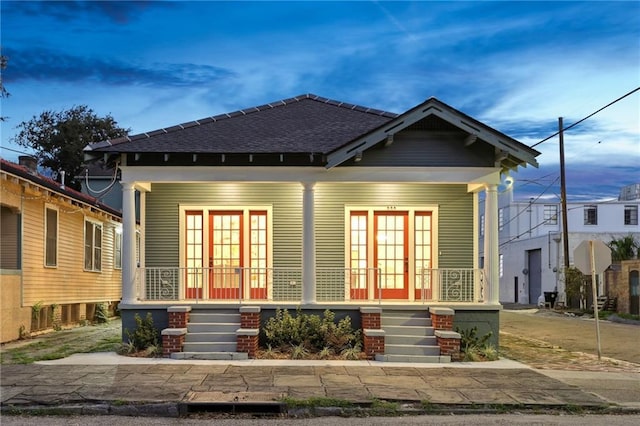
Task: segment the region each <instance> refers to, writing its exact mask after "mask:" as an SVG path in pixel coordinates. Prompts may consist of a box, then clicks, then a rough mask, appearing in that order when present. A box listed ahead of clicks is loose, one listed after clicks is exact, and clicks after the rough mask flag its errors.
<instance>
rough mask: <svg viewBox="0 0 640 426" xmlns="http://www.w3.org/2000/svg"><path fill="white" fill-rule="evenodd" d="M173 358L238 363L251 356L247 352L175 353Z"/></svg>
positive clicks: (172, 355)
mask: <svg viewBox="0 0 640 426" xmlns="http://www.w3.org/2000/svg"><path fill="white" fill-rule="evenodd" d="M171 358H172V359H205V360H220V361H236V360H246V359H249V355H248V354H247V353H246V352H175V353H172V354H171Z"/></svg>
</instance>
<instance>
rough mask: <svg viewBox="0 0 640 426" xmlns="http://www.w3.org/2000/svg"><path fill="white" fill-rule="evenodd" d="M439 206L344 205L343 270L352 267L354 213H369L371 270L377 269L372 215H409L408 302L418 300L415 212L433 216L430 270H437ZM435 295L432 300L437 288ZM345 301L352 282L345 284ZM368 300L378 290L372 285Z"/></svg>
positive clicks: (373, 298) (368, 256) (372, 298)
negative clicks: (352, 224) (397, 213)
mask: <svg viewBox="0 0 640 426" xmlns="http://www.w3.org/2000/svg"><path fill="white" fill-rule="evenodd" d="M438 208H439V207H438V205H437V204H425V205H421V206H395V205H364V206H363V205H345V207H344V224H345V227H344V236H345V238H344V265H345V266H344V267H345V268H349V267H350V266H349V265H350V260H351V259H350V256H349V250H350V247H351V232H350V231H351V225H350V224H351V221H350V220H351V219H350V218H351V212H353V211H362V212H367V262H369V265H367V267H368V268H375V267H377V266H376V265H373V264H372V263H371V262H373V259H374V255H373V252H374V244H375V235H373V234H374V233H373V224H374V221H373V216H374V213H375V212H382V211H390V212H393V211H401V212H405V211H406V212H407V213H408V222H409V223H408V226H407V244H408V250H409V260H410V261H409V273H408V274H409V283H408V289H407V291H408V292H409V297H408V299H407V300H408V301H414V300H415V261H414V260H415V248H416V246H415V217H416V212H430V213H431V252H432V256H433V257H432V259H431V263H432V265H431V268H432V269H438V258H439V254H440V251H439V249H438V227H439V220H438ZM433 291H434V294H433V297H434V298H436V297H437V295H436V294H435V292H436V291H437V289H433ZM344 292H345V294H344V296H345V301H348V300H351V291H350V289H349V283H348V282H345V289H344ZM369 300H375V288H374V286H369Z"/></svg>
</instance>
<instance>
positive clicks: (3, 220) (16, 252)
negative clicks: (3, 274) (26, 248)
mask: <svg viewBox="0 0 640 426" xmlns="http://www.w3.org/2000/svg"><path fill="white" fill-rule="evenodd" d="M21 224H22V218H21V215H20V213H19V212H18V210H17V209H15V208H11V207H8V206H0V235H2V238H0V269H20V268H21V267H22V266H21V263H22V259H21V256H22V242H21V241H20V236H21Z"/></svg>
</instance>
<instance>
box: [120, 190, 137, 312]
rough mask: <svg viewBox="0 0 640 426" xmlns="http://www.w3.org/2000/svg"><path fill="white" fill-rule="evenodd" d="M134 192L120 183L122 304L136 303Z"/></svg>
mask: <svg viewBox="0 0 640 426" xmlns="http://www.w3.org/2000/svg"><path fill="white" fill-rule="evenodd" d="M135 194H136V191H135V188H134V186H133V183H131V182H122V303H135V302H136V286H135V276H136V266H137V265H136V197H135Z"/></svg>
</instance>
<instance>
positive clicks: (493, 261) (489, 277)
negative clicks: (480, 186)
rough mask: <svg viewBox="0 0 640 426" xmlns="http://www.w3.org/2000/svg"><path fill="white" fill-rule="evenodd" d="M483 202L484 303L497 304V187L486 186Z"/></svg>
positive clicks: (498, 287) (498, 282)
mask: <svg viewBox="0 0 640 426" xmlns="http://www.w3.org/2000/svg"><path fill="white" fill-rule="evenodd" d="M485 194H486V197H485V202H484V218H485V219H484V226H485V230H484V271H485V278H486V284H485V289H484V303H486V304H490V305H491V304H497V303H499V297H500V266H499V248H498V185H493V184H492V185H487V186H486V188H485Z"/></svg>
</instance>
